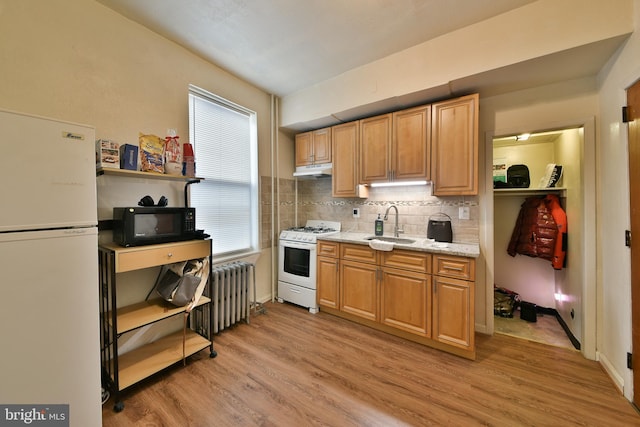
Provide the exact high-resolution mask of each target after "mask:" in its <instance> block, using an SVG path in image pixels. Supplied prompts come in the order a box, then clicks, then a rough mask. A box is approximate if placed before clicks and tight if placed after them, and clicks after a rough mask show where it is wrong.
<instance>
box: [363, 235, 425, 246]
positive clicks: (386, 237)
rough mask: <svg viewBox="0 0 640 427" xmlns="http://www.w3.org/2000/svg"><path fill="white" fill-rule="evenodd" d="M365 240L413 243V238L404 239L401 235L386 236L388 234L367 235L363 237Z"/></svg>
mask: <svg viewBox="0 0 640 427" xmlns="http://www.w3.org/2000/svg"><path fill="white" fill-rule="evenodd" d="M365 240H381V241H383V242H393V243H398V244H401V245H403V244H404V245H410V244H411V243H415V242H416V241H415V240H411V239H404V238H402V237H388V236H369V237H367V238H365Z"/></svg>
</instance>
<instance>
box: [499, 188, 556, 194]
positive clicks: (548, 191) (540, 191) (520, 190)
mask: <svg viewBox="0 0 640 427" xmlns="http://www.w3.org/2000/svg"><path fill="white" fill-rule="evenodd" d="M566 192H567V189H566V188H564V187H550V188H494V189H493V195H494V196H536V195H543V194H558V193H560V195H561V196H565V195H566Z"/></svg>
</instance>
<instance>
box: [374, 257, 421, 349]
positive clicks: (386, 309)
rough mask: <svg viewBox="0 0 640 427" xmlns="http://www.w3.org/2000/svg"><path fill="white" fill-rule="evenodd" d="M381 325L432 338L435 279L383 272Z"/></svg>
mask: <svg viewBox="0 0 640 427" xmlns="http://www.w3.org/2000/svg"><path fill="white" fill-rule="evenodd" d="M381 288H382V290H381V292H380V315H381V319H380V320H381V322H382V323H383V324H385V325H387V326H392V327H394V328H398V329H402V330H405V331H407V332H411V333H414V334H418V335H421V336H424V337H427V338H429V337H431V319H430V317H431V316H430V313H431V276H430V275H428V274H424V273H416V272H414V271H405V270H399V269H395V268H384V269H382V283H381Z"/></svg>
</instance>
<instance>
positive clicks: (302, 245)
mask: <svg viewBox="0 0 640 427" xmlns="http://www.w3.org/2000/svg"><path fill="white" fill-rule="evenodd" d="M282 247H284V248H293V249H304V250H308V251H311V252H315V251H316V245H315V244H313V243H296V242H285V243H282Z"/></svg>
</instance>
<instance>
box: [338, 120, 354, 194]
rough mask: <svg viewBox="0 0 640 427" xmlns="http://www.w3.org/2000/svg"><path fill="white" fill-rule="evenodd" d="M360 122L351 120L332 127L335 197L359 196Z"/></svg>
mask: <svg viewBox="0 0 640 427" xmlns="http://www.w3.org/2000/svg"><path fill="white" fill-rule="evenodd" d="M359 136H360V124H359V123H358V122H350V123H345V124H342V125H337V126H334V127H333V128H332V129H331V139H332V145H333V148H332V150H333V154H334V156H333V176H332V195H333V197H357V196H358V167H357V166H358V162H357V160H356V155H357V154H358V137H359Z"/></svg>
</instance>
